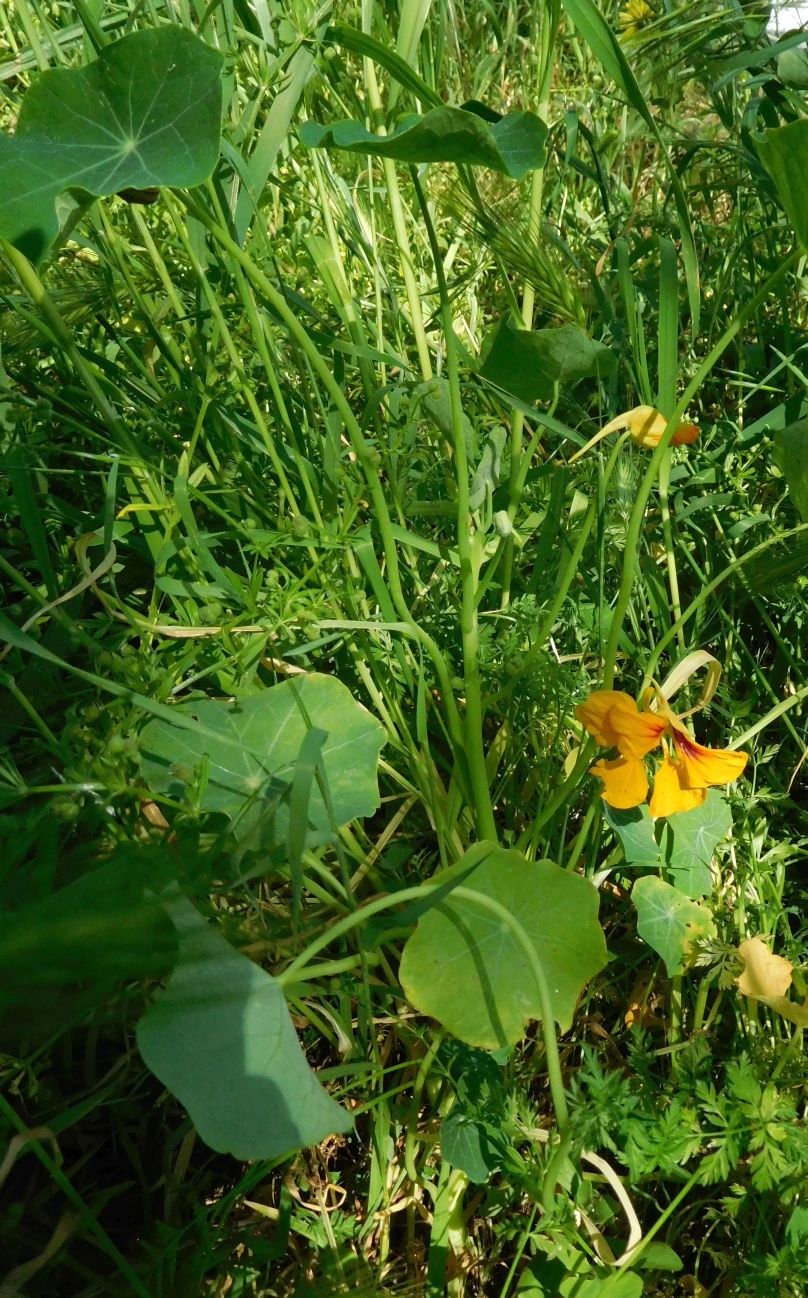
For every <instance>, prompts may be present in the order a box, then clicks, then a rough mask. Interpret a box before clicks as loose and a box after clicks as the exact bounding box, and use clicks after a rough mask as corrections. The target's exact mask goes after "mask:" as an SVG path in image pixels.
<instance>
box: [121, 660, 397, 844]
mask: <svg viewBox="0 0 808 1298" xmlns="http://www.w3.org/2000/svg"><path fill="white" fill-rule="evenodd" d="M177 706H178V711H180V712H181V714H182V719H183V720H184V721H185V722H186V723H187V722H188V720H194V721H197V722H198V723H199V725H198V728H189V727H188V726H187V724H186V726H183V727H182V728H180V726H174V725H171V724H170V723H169V722H167V721H163V720H161V719H158V720H154V721H150V722H149V723H148V725H146V726H145V727H144V730H143V733H142V735H141V743H140V754H141V769H142V772H143V778H144V779H145V781H146V783H147V784H148V785H149V786H150V788H151V789H152V790H153V791H154V792H155V793H156V794H161V793H162V794H166V795H167V796H169V797H171V798H173V799H182V798H183V797H184V796H185V793H186V789H187V788H188V786H191V785H193V784H194V783H195V781H196V780H197V779H199V781H200V789H199V793H198V803H197V805H198V806H199V808H200V810H202V811H211V812H221V813H222V814H223V815H225V816H227V817H229V818H230V819H231V820H233V821H236V822H237V826H236V827H237V830H239V831H241V832H244V831H246V829H247V828H249V827H250V826H251V825H252V823H253V817H251V815H250V812H254V813H255V814H263V812H266V813H267V816H268V817H269V819H270V820H271V822H272V825H273V833H274V836H275V841H276V842H281V841H284V840H286V838H287V837H288V836H289V835H290V834H291V836H292V838H295V837H296V836H299V835H300V834H301V833H302V835H303V838H304V840H305V843H306V844H307V845H309V846H311V845H313V844H315V843H323V842H328V841H330V839H331V838H332V837H333V835H334V831H335V830H336V829H337V828H338V827H340V826H341V825H346V824H347V823H348V822H349V821H351V820H354V819H356V818H357V817H359V816H369V815H371V814H372V813H373V812H374V811H375V810H376V808H377V807H378V805H379V788H378V782H377V778H376V768H377V765H378V760H379V752H380V750H381V748H382V745H383V744H384V741H385V734H384V729H383V727H382V726H381V725H380V723H379V722H378V721H377V720H376V719H375V717H373V716H371V714H370V713H369V712H368V711H366V709H365V708H363V707H362V706H361V705H360V704H359V703H357V702H356V701H355V700H354V698H353V697H352V695H351V693H350V691H349V690H348V689H347V688H346V687H345V686H344V685H343V684H342V683H341V682H340V681H338V680H335V679H334V677H332V676H325V675H322V674H321V673H318V672H312V673H310V674H308V675H305V676H296V677H292V678H291V679H290V680H288V681H284V682H282V684H280V685H272V686H270V687H269V688H268V689H266V690H263V691H262V692H261V693H259V694H251V695H249V696H248V697H247V698H244V699H233V700H230V701H224V700H219V699H199V700H196V701H194V702H189V703H181V704H178V705H177ZM315 732H319V734H317V733H315ZM312 737H313V739H314V740H315V741H316V743H312ZM306 743H307V745H308V748H309V749H310V750H311V751H310V753H309V758H310V761H309V763H308V764H306V763H304V765H308V769H309V770H310V772H311V778H310V779H309V780H308V781H307V783H306V786H305V789H304V790H303V792H304V793H305V796H304V797H303V796H300V794H301V784H300V781H299V779H298V780H297V783H296V777H297V776H298V772H299V759H300V757H301V751H302V750H303V746H304V744H306ZM305 756H306V753H305V751H304V757H305ZM312 768H313V769H312ZM293 800H294V814H293V808H292V802H293Z"/></svg>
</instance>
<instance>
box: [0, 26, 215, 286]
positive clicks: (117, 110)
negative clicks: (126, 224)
mask: <svg viewBox="0 0 808 1298" xmlns="http://www.w3.org/2000/svg"><path fill="white" fill-rule="evenodd" d="M222 65H223V58H222V55H221V54H220V53H219V52H218V51H217V50H213V49H211V48H210V47H209V46H207V45H205V44H203V42H202V41H200V40H198V39H197V37H195V36H193V35H192V34H191V33H190V32H188V31H186V30H185V29H184V28H183V27H179V26H174V25H169V26H166V27H159V28H156V29H155V30H154V31H143V32H136V33H134V34H133V35H131V36H125V37H123V39H122V40H119V41H115V42H114V43H113V44H111V45H107V46H106V47H105V48H104V49H103V50H102V51H101V53H100V55H99V57H98V59H97V61H96V62H95V63H91V64H89V66H88V67H85V68H54V69H50V70H49V71H47V72H43V73H41V74H40V75H39V76H38V77H37V78H36V80H35V81H34V83H33V85H32V86H31V89H30V90H29V91H28V93H27V94H26V96H25V99H24V100H23V105H22V109H21V110H20V115H19V118H18V120H17V128H16V131H15V134H14V135H13V136H9V135H2V134H0V172H2V176H3V185H2V191H0V237H1V238H4V239H8V240H9V241H10V242H11V243H13V244H15V245H16V246H17V247H18V248H19V249H20V250H21V251H22V252H24V253H25V255H26V256H27V257H29V258H30V259H31V260H32V261H38V260H40V259H41V258H42V257H43V256H44V254H45V253H46V252H47V249H48V248H49V246H50V244H51V243H52V242H53V240H54V239H55V238H56V235H57V234H58V232H59V221H58V217H57V210H56V200H57V199H58V197H59V195H60V194H62V193H63V192H64V191H65V190H77V191H79V192H81V193H83V194H87V195H91V196H93V197H96V198H97V197H101V196H103V195H106V194H115V193H117V192H119V191H120V190H122V189H149V188H152V187H153V186H159V185H172V186H176V187H187V186H191V185H199V184H201V183H202V181H203V180H206V179H207V177H208V176H209V175H210V174H211V172H212V171H213V168H214V167H215V166H216V162H217V159H218V157H219V137H220V126H221V114H222V86H221V70H222Z"/></svg>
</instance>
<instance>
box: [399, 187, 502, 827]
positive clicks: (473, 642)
mask: <svg viewBox="0 0 808 1298" xmlns="http://www.w3.org/2000/svg"><path fill="white" fill-rule="evenodd" d="M412 182H413V185H414V187H415V193H416V195H417V197H418V202H419V204H420V207H421V215H422V217H423V219H424V224H425V226H426V232H427V237H428V239H429V245H430V248H431V249H432V258H433V261H434V263H435V275H436V276H437V280H438V292H439V294H440V308H441V317H442V320H443V333H444V339H445V343H446V372H447V377H448V380H449V400H450V405H451V416H452V449H453V451H454V465H455V481H456V487H457V553H458V557H459V560H460V584H461V605H460V630H461V635H462V640H463V687H464V694H465V699H466V710H465V726H464V734H465V741H466V760H467V762H468V767H469V777H470V780H471V788H472V794H473V797H474V809H475V813H476V817H477V830H478V833H479V834H480V837H481V838H489V839H491V840H492V841H494V842H496V840H497V827H496V822H495V820H494V811H493V807H492V806H491V790H490V787H489V784H488V773H487V771H486V765H485V747H484V744H483V721H484V715H483V701H482V682H481V678H480V656H479V648H480V643H479V642H480V634H479V626H478V623H477V585H478V582H479V577H480V566H481V564H482V559H483V548H482V544H481V542H480V540H479V538H478V537H477V536H476V534H475V532H474V527H473V522H472V517H471V507H470V505H469V464H468V455H467V451H466V436H465V432H464V429H463V399H462V396H461V392H460V369H459V366H458V360H457V343H456V340H455V332H454V324H453V321H452V308H451V305H450V302H449V292H448V289H447V286H446V276H445V274H444V270H443V261H442V259H441V255H440V248H439V247H438V240H437V235H436V234H435V227H434V224H433V222H432V217H431V215H430V212H429V207H428V204H427V201H426V197H425V195H424V191H423V189H422V188H421V183H420V181H419V179H418V176H417V174H416V172H415V169H414V168H413V169H412Z"/></svg>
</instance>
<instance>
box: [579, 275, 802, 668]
mask: <svg viewBox="0 0 808 1298" xmlns="http://www.w3.org/2000/svg"><path fill="white" fill-rule="evenodd" d="M800 255H801V254H800V253H799V252H794V253H792V254H791V256H790V257H787V258H786V260H785V261H784V262H783V263H782V264H781V265H780V266H779V267H778V268H777V270H776V271H775V272H774V274H773V275H770V276H769V278H768V279H767V280H766V282H765V284H764V285H763V286H762V288H760V289H758V291H757V293H755V295H754V297H751V298H750V299H749V301H748V302H747V304H746V306H745V307H744V308H743V309H742V310H741V311H739V312H738V314H737V316H736V317H735V319H734V320H733V321H732V323H731V324H729V325H728V326H727V328H726V329H725V330H724V332H723V334H722V335H721V337H720V338H719V340H718V342H717V343H716V344H715V346H714V347H713V349H712V350H711V352H710V353H709V355H708V356H706V357H705V359H704V360H703V361H702V363H701V365H700V366H699V368H698V369H697V371H696V373H695V374H694V376H693V378H692V379H691V381H690V383H689V384H688V386H687V388H686V389H685V391H684V393H683V394H682V397H681V400H680V401H679V402H678V404H677V406H676V408H675V409H674V411H673V413H672V414H671V417H670V419H669V420H668V424H667V427H666V429H665V432H664V434H663V436H662V439H661V441H660V443H659V445H658V446H657V448H656V450H655V451H654V452H653V454H652V455H651V461H650V463H649V465H648V468H647V469H646V471H645V474H644V476H643V479H642V482H641V483H640V486H639V489H638V491H637V497H636V500H635V501H634V507H633V509H632V511H631V517H630V519H629V524H628V529H627V532H626V548H625V553H624V556H623V570H622V573H621V577H620V589H619V591H618V595H617V600H616V602H615V607H614V615H613V617H612V624H611V627H610V628H609V638H608V641H607V643H606V651H605V654H604V663H603V687H604V689H611V687H612V684H613V682H614V675H615V665H616V661H617V646H618V644H619V641H620V634H621V632H622V630H623V623H624V622H625V619H626V613H627V612H628V605H629V601H630V599H631V590H632V586H633V584H634V574H635V572H636V568H637V559H638V556H639V549H640V533H641V531H642V524H643V519H644V517H645V508H646V505H647V503H648V497H649V496H650V494H651V491H652V489H653V486H654V483H655V482H656V480H657V477H658V474H659V466H660V464H661V463H662V459H663V457H664V455H665V453H666V452H667V449H668V446H669V445H670V439H671V437H672V436H673V431H674V429H675V428H676V427H677V425H678V424H679V422H680V420H681V417H682V415H683V414H684V412H685V411H686V409H687V407H688V405H689V404H690V402H691V401H692V399H693V397H694V396H695V394H696V393H697V392H698V390H699V388H700V387H701V385H702V383H703V382H704V380H705V379H706V377H707V375H708V374H709V373H710V371H711V370H712V368H713V366H714V365H715V364H716V362H717V361H718V360H719V359H720V358H721V356H722V355H723V354H724V352H725V351H726V349H727V347H728V346H729V344H730V343H731V342H732V340H733V338H734V337H735V336H736V334H738V333H739V332H740V330H741V328H742V326H743V325H744V323H745V322H746V321H747V320H748V319H749V318H750V317H751V316H753V315H754V314H755V312H756V311H757V310H758V307H760V306H761V305H762V303H763V302H765V300H766V298H767V297H768V295H769V294H770V293H771V292H772V290H773V289H774V288H776V287H777V285H778V284H779V283H780V281H781V280H782V279H784V278H785V276H786V275H787V274H788V273H789V271H791V270H792V269H793V267H794V266H795V265H796V263H797V261H798V260H799V257H800Z"/></svg>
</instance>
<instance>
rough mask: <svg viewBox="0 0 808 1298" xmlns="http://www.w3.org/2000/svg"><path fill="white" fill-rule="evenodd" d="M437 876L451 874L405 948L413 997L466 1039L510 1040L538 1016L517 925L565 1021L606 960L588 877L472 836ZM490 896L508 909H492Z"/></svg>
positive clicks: (406, 981)
mask: <svg viewBox="0 0 808 1298" xmlns="http://www.w3.org/2000/svg"><path fill="white" fill-rule="evenodd" d="M435 878H436V882H439V883H441V884H443V883H446V884H451V882H452V879H453V878H456V879H457V881H458V882H457V886H456V887H455V890H454V891H452V892H451V893H449V894H448V895H446V894H443V896H442V899H441V900H440V901H439V902H438V903H437V904H435V905H433V906H432V907H431V908H430V909H429V910H428V911H427V912H426V913H425V914H424V915H422V917H421V918H420V920H419V921H418V926H417V928H416V929H415V932H414V933H413V934H412V936H411V937H410V938H409V940H408V941H407V943H406V945H405V947H404V952H403V955H402V959H401V968H400V972H399V976H400V978H401V984H402V986H403V988H404V991H405V993H406V995H407V997H408V999H409V1000H410V1001H411V1002H412V1004H413V1005H415V1006H416V1008H418V1009H419V1010H421V1011H422V1012H423V1013H424V1014H430V1015H431V1016H432V1017H433V1018H436V1019H438V1020H439V1021H440V1022H441V1023H442V1024H443V1025H444V1027H446V1028H448V1030H449V1031H450V1032H452V1033H453V1034H454V1035H455V1036H456V1037H459V1038H460V1039H461V1041H465V1042H467V1043H468V1044H469V1045H472V1046H480V1047H482V1048H483V1049H495V1048H497V1047H499V1046H503V1045H513V1044H514V1043H515V1042H516V1041H518V1040H519V1039H520V1038H521V1037H522V1036H523V1035H524V1029H525V1024H526V1023H527V1022H528V1020H530V1019H538V1018H541V1001H540V999H539V992H538V989H537V986H536V979H535V976H534V974H533V972H532V970H531V966H530V962H529V959H528V957H527V955H526V953H525V949H524V947H523V945H522V944H521V942H520V940H519V938H518V937H517V936H516V933H515V931H514V927H513V925H516V926H517V927H521V929H522V930H523V932H524V934H525V936H526V938H527V941H528V943H529V945H530V946H531V947H532V950H533V953H534V956H535V958H536V960H537V961H538V962H539V964H540V965H541V968H542V969H543V971H544V976H545V979H546V981H547V985H548V991H549V997H550V1003H551V1005H552V1008H553V1015H554V1017H555V1018H556V1019H557V1020H558V1022H559V1023H560V1025H561V1027H562V1029H564V1030H566V1029H567V1028H568V1027H569V1026H570V1024H571V1023H572V1017H573V1014H574V1012H575V1006H576V1003H577V1000H578V997H579V995H580V993H581V991H582V990H583V987H584V985H585V984H586V982H587V981H588V979H590V978H591V977H592V976H593V975H594V974H596V973H597V972H598V970H599V969H602V968H603V966H604V965H605V963H606V944H605V941H604V938H603V930H602V929H601V927H600V924H599V923H598V918H597V916H598V894H597V892H596V890H595V888H593V886H592V884H591V883H590V882H589V881H588V880H586V879H584V878H582V877H581V876H580V875H576V874H570V873H568V872H567V871H566V870H562V869H560V868H559V866H557V865H553V864H552V863H551V862H549V861H539V862H529V861H527V860H526V859H525V857H524V856H522V854H521V852H517V851H514V850H506V849H505V848H501V847H495V846H493V845H492V844H490V843H478V844H476V845H475V846H474V847H472V848H471V849H470V850H469V851H468V852H466V854H465V856H464V857H463V858H462V859H461V860H460V861H459V862H458V863H457V865H455V866H452V867H451V869H450V870H443V871H441V872H440V873H439V874H438V875H436V876H435ZM461 888H462V895H461V892H460V890H461ZM489 900H490V901H492V902H494V903H495V904H496V905H498V906H500V907H502V908H503V909H504V911H505V912H506V913H507V917H508V918H507V919H506V918H505V917H503V916H502V915H498V914H494V913H492V911H491V910H490V909H488V908H487V907H486V904H485V903H486V901H489Z"/></svg>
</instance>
